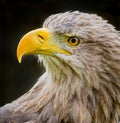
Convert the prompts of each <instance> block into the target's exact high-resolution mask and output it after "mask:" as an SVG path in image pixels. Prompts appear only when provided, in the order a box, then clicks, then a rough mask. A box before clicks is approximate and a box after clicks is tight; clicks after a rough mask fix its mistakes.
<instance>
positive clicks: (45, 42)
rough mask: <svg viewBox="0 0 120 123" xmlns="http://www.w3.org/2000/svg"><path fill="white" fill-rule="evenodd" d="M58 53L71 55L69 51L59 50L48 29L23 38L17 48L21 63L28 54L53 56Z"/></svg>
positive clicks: (38, 30)
mask: <svg viewBox="0 0 120 123" xmlns="http://www.w3.org/2000/svg"><path fill="white" fill-rule="evenodd" d="M56 52H59V53H62V54H68V55H69V54H70V53H69V52H68V51H66V50H64V49H62V48H59V47H58V46H57V44H55V43H52V34H51V33H50V31H49V30H48V29H47V28H41V29H36V30H33V31H31V32H28V33H27V34H26V35H25V36H23V38H22V39H21V40H20V42H19V44H18V47H17V58H18V61H19V62H21V59H22V56H23V55H26V54H45V55H53V54H54V53H56Z"/></svg>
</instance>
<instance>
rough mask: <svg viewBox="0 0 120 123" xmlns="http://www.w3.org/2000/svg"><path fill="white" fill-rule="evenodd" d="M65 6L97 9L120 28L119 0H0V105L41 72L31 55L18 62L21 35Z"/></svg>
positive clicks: (63, 9) (88, 9)
mask: <svg viewBox="0 0 120 123" xmlns="http://www.w3.org/2000/svg"><path fill="white" fill-rule="evenodd" d="M68 10H79V11H82V12H87V13H97V14H98V15H100V16H102V17H103V18H104V19H107V20H108V21H109V23H111V24H113V25H114V26H115V27H116V29H117V30H120V0H60V1H58V0H16V1H15V0H0V106H2V105H4V104H5V103H7V102H11V101H12V100H14V99H16V98H18V97H19V96H21V95H22V94H24V93H25V92H26V91H28V90H29V89H30V88H31V87H32V86H33V85H34V83H35V82H36V81H37V79H38V77H39V76H40V75H41V74H42V73H43V72H44V69H43V67H40V65H38V63H37V58H36V57H34V56H26V57H24V58H23V60H22V63H21V64H19V63H18V61H17V57H16V48H17V45H18V42H19V40H20V39H21V37H22V36H23V35H24V34H25V33H27V32H28V31H30V30H33V29H36V28H39V27H41V26H42V23H43V22H44V20H45V18H46V17H48V16H49V15H51V14H53V13H58V12H64V11H68Z"/></svg>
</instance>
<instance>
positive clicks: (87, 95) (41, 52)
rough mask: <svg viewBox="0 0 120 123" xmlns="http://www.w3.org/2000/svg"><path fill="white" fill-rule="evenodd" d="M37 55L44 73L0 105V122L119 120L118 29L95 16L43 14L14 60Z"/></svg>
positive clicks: (92, 122)
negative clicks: (41, 21)
mask: <svg viewBox="0 0 120 123" xmlns="http://www.w3.org/2000/svg"><path fill="white" fill-rule="evenodd" d="M29 54H30V55H32V54H33V55H37V56H38V61H39V62H43V65H44V67H45V70H46V71H45V73H44V74H43V75H42V76H41V77H40V78H39V79H38V80H37V82H36V84H35V85H34V86H33V87H32V88H31V89H30V90H29V91H28V92H26V93H25V94H24V95H22V96H21V97H19V98H18V99H16V100H14V101H13V102H11V103H7V104H6V105H4V106H2V107H1V108H0V123H119V118H120V33H119V31H117V30H116V29H115V27H114V26H112V25H111V24H109V23H108V22H107V21H106V20H104V19H103V18H102V17H100V16H98V15H96V14H88V13H83V12H79V11H67V12H63V13H58V14H53V15H51V16H49V17H48V18H47V19H46V20H45V22H44V23H43V27H42V28H38V29H35V30H33V31H30V32H28V33H27V34H25V35H24V36H23V37H22V38H21V40H20V42H19V44H18V47H17V58H18V61H19V62H21V60H22V57H23V56H24V55H29Z"/></svg>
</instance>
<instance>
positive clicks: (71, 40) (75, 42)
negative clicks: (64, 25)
mask: <svg viewBox="0 0 120 123" xmlns="http://www.w3.org/2000/svg"><path fill="white" fill-rule="evenodd" d="M68 43H69V45H70V46H78V45H79V43H80V39H79V38H78V37H70V38H69V39H68Z"/></svg>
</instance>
